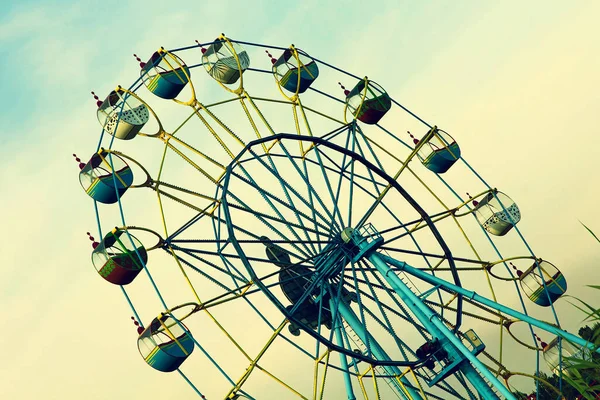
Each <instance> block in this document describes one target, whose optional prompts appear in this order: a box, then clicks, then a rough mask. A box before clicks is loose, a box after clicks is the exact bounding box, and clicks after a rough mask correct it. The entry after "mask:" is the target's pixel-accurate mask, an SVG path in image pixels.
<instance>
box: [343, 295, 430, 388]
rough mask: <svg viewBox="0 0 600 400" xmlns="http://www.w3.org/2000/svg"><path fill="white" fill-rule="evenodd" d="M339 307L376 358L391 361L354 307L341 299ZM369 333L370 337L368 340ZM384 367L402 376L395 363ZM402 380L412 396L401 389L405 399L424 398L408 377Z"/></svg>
mask: <svg viewBox="0 0 600 400" xmlns="http://www.w3.org/2000/svg"><path fill="white" fill-rule="evenodd" d="M337 307H338V308H337V310H338V312H339V313H340V315H341V317H342V318H344V319H345V320H346V322H347V323H348V325H350V328H352V329H353V330H354V332H356V334H357V335H358V337H359V338H360V340H362V341H363V343H369V345H370V347H371V352H372V353H373V355H374V356H375V358H377V359H378V360H385V361H390V360H391V358H390V357H389V356H388V355H387V353H386V352H385V350H383V348H382V347H381V346H380V345H379V343H377V341H376V340H375V338H374V337H373V336H371V334H370V333H368V332H367V331H366V330H365V328H364V326H363V325H362V323H361V322H360V320H359V319H358V317H357V316H356V314H354V311H352V309H351V308H350V307H349V306H348V305H347V304H346V303H345V302H344V301H340V302H339V303H338V304H337ZM367 335H368V337H369V340H368V341H367ZM383 368H384V369H385V371H386V372H387V374H388V375H390V376H400V375H401V374H402V372H401V371H400V369H399V368H398V367H396V366H394V365H385V366H383ZM400 381H402V384H404V386H405V387H406V390H407V391H408V395H409V396H410V398H407V397H406V394H405V393H404V392H403V391H400V394H402V396H403V397H404V398H405V399H407V400H411V399H414V400H422V399H423V398H422V397H421V395H420V394H419V393H418V392H417V391H416V390H414V389H413V387H412V384H411V383H410V382H409V381H408V379H406V378H405V377H402V378H400Z"/></svg>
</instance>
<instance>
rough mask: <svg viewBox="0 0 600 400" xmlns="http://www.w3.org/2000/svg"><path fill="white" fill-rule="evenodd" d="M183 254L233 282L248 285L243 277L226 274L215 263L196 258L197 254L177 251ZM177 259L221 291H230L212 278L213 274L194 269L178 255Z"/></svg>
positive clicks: (225, 271)
mask: <svg viewBox="0 0 600 400" xmlns="http://www.w3.org/2000/svg"><path fill="white" fill-rule="evenodd" d="M177 250H179V251H181V252H183V253H185V254H186V255H188V256H190V257H192V258H194V259H195V260H196V261H199V262H201V263H203V264H205V265H208V266H210V267H211V268H212V269H214V270H216V271H218V272H220V273H222V274H224V275H227V276H228V277H230V278H231V279H233V280H234V281H238V282H239V283H242V284H246V283H248V280H247V279H244V278H243V277H238V276H236V275H234V274H232V273H230V272H228V271H227V270H226V269H224V268H221V267H219V266H217V265H216V264H215V263H213V262H211V261H209V260H206V259H205V258H203V257H200V256H198V255H197V254H194V253H193V252H190V251H187V250H185V249H181V248H179V249H177ZM177 258H178V259H179V260H180V261H181V262H183V263H184V264H185V265H187V266H188V267H189V268H191V269H192V270H194V271H195V272H197V273H199V274H200V275H202V276H203V277H205V278H206V279H208V280H209V281H211V282H212V283H214V284H216V285H217V286H219V287H221V288H222V289H226V290H231V288H229V287H227V286H226V285H225V284H223V283H222V282H221V281H220V280H218V279H216V278H214V276H213V274H209V273H207V272H205V271H203V270H202V269H200V268H198V267H196V266H195V265H194V264H192V263H190V262H189V261H187V260H186V259H185V258H183V257H181V255H178V256H177Z"/></svg>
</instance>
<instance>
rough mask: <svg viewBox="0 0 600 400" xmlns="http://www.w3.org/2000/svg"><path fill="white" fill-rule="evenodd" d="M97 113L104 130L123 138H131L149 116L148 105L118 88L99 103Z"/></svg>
mask: <svg viewBox="0 0 600 400" xmlns="http://www.w3.org/2000/svg"><path fill="white" fill-rule="evenodd" d="M97 115H98V121H100V125H102V128H103V129H104V131H105V132H107V133H108V134H109V135H112V136H114V137H116V138H117V139H123V140H130V139H133V138H134V137H135V136H136V135H137V134H138V132H139V131H140V130H141V129H142V127H143V126H144V124H146V122H148V119H149V118H150V112H149V111H148V107H146V105H145V104H144V103H142V102H141V101H140V100H139V99H138V98H137V97H135V96H132V95H131V94H129V93H127V92H125V91H124V90H123V89H120V88H119V89H117V90H113V91H112V92H110V94H109V95H108V96H107V97H106V99H105V100H104V101H103V102H102V103H101V104H99V106H98V112H97Z"/></svg>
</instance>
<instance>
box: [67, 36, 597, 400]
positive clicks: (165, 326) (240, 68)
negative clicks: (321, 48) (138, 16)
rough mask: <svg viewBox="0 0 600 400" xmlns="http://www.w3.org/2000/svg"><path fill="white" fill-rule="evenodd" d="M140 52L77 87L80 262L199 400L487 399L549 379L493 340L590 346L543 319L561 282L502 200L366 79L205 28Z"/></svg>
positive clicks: (430, 128) (536, 348)
mask: <svg viewBox="0 0 600 400" xmlns="http://www.w3.org/2000/svg"><path fill="white" fill-rule="evenodd" d="M264 52H266V53H267V55H266V56H265V54H264ZM261 53H262V54H261ZM272 54H274V55H275V56H273V55H272ZM278 54H279V57H278V58H275V57H276V56H277V55H278ZM136 58H137V56H136ZM184 60H185V61H184ZM251 60H252V63H253V65H257V67H256V68H254V67H251V66H250V65H251V64H250V61H251ZM138 61H139V62H140V67H141V71H140V77H139V79H137V80H136V81H135V82H134V83H133V84H132V85H130V86H129V87H127V88H125V87H121V86H118V87H117V88H116V89H115V90H113V91H112V92H111V93H110V94H109V95H108V96H107V97H106V98H105V99H104V100H100V99H99V98H98V97H97V96H96V95H94V96H95V98H96V100H97V101H98V118H99V121H100V123H101V125H102V134H101V136H100V140H99V144H98V147H97V149H96V152H95V153H94V154H93V155H92V157H91V158H90V160H89V162H87V164H84V163H80V169H81V172H80V182H81V184H82V187H83V188H84V189H85V191H86V192H87V193H88V195H89V196H90V197H91V198H92V199H93V200H94V206H95V210H96V215H97V220H98V234H99V237H100V238H102V240H101V241H100V242H95V241H94V239H93V237H92V236H90V237H91V239H92V240H93V241H94V243H93V245H94V246H93V247H94V250H93V253H92V261H93V264H94V266H95V267H96V270H97V271H98V273H99V275H100V276H102V277H103V278H104V279H105V280H106V281H108V282H110V283H112V284H115V285H118V286H120V288H121V290H122V292H123V294H124V296H125V298H126V299H127V302H128V304H129V306H130V307H131V309H132V313H133V314H134V317H132V318H133V319H134V320H135V323H136V325H138V334H139V337H138V348H139V350H140V354H141V355H142V357H143V359H144V360H145V361H146V363H148V364H149V365H151V366H152V367H153V368H155V369H157V370H159V371H163V372H171V371H178V372H179V373H180V374H181V375H182V376H183V378H184V379H185V381H186V382H187V383H189V384H190V386H191V387H192V389H193V390H194V391H195V392H196V393H197V394H198V395H199V396H200V397H202V398H225V399H239V398H252V399H261V400H262V399H267V398H274V399H275V398H278V399H279V398H295V397H298V398H303V399H322V398H327V399H330V398H342V397H343V396H344V395H342V394H341V393H345V396H346V397H347V398H348V399H355V398H365V399H377V398H384V399H391V398H399V399H411V398H414V399H425V398H431V399H449V398H485V399H495V398H514V396H513V394H512V393H511V391H512V390H513V389H512V385H511V384H510V382H509V379H510V378H511V377H515V376H521V377H522V378H521V379H529V382H530V386H531V387H532V388H533V387H534V383H535V384H538V385H539V384H547V382H544V381H542V380H541V379H539V378H537V377H536V376H535V374H528V373H527V371H526V370H523V369H522V368H523V361H522V360H521V359H520V360H511V359H506V358H505V357H504V353H505V350H504V348H503V343H504V342H505V341H510V344H509V345H508V346H516V347H519V348H522V349H523V351H525V352H527V354H528V359H529V360H530V365H531V368H535V369H537V371H539V368H540V363H539V360H540V358H541V357H545V358H546V360H547V361H548V364H549V365H550V369H552V370H553V372H555V373H557V374H566V373H568V365H567V364H565V363H564V362H563V361H562V357H561V352H560V351H559V350H560V349H561V348H562V342H563V340H561V339H567V340H568V341H569V342H571V343H572V344H574V345H576V346H579V351H582V349H585V348H591V345H590V344H589V343H587V342H585V341H583V340H581V339H580V338H578V337H576V336H574V335H571V334H569V333H567V332H565V331H562V330H561V329H560V328H559V326H560V323H559V320H558V317H557V315H556V313H555V311H554V307H553V303H554V302H555V301H556V300H557V299H558V298H559V297H560V296H561V295H562V294H563V293H564V292H565V291H566V286H567V285H566V280H565V277H564V276H563V275H562V273H561V272H560V271H559V270H558V269H557V268H556V267H555V266H554V265H553V264H551V263H550V262H548V261H545V260H543V259H541V258H540V257H539V256H538V255H537V254H535V253H534V252H533V250H532V249H531V248H530V247H529V245H528V244H527V242H526V241H525V238H524V236H523V235H522V233H521V232H520V230H519V228H518V227H517V223H518V222H519V221H520V219H521V212H520V210H519V208H518V206H517V204H516V203H515V202H514V201H513V200H511V198H510V197H508V196H507V195H506V194H504V193H502V192H501V191H498V190H497V189H496V188H494V187H492V186H490V185H488V183H487V182H486V181H485V180H484V179H483V178H481V176H480V175H479V174H477V173H476V171H475V170H474V169H473V168H472V167H471V166H470V164H468V163H467V161H465V158H464V155H463V154H462V153H463V152H461V149H460V147H459V143H458V141H457V140H456V139H455V138H453V137H452V136H451V135H450V134H448V133H447V132H445V131H443V130H441V129H439V128H438V127H437V126H435V125H431V124H428V123H427V122H425V121H424V120H423V119H421V118H419V117H418V116H417V115H416V114H414V113H413V112H411V111H410V110H408V109H407V108H406V107H405V106H404V105H401V104H400V103H398V102H397V101H395V100H394V99H393V98H392V97H391V96H390V95H388V93H387V92H386V91H385V90H384V89H383V87H382V86H380V85H378V84H376V83H375V82H373V81H372V80H370V79H369V78H367V77H365V78H360V77H358V76H355V75H353V74H350V73H348V72H345V71H344V70H342V69H340V68H337V67H335V66H333V65H331V64H328V63H326V62H324V61H321V60H319V59H316V58H314V57H311V56H309V55H308V54H307V53H305V52H304V51H302V50H300V49H298V48H296V47H294V46H293V45H292V46H290V47H288V48H284V47H277V46H267V45H260V44H255V43H248V42H242V41H237V40H233V39H229V38H227V37H225V36H224V35H221V36H220V37H219V38H217V39H216V40H214V41H212V42H207V43H200V42H196V44H194V45H191V46H187V47H182V48H178V49H172V50H165V49H163V48H161V49H159V50H158V51H157V52H155V53H154V54H153V55H152V56H151V57H150V59H149V60H148V61H147V62H145V63H144V62H142V61H141V59H139V58H138ZM202 67H203V68H204V69H205V70H206V72H207V73H204V71H202ZM192 75H193V76H194V80H192ZM215 81H216V83H217V84H216V83H215ZM338 82H343V83H344V84H347V85H350V84H352V85H353V88H352V89H351V90H346V89H345V87H344V86H342V90H343V96H341V94H342V92H341V91H340V90H339V88H337V84H338ZM340 85H342V84H341V83H340ZM251 93H252V94H251ZM159 116H160V117H159ZM407 130H408V131H409V132H408V133H401V134H399V133H398V131H400V132H405V131H407ZM411 132H412V133H411ZM418 132H420V134H417V133H418ZM115 139H116V140H115ZM77 160H78V161H80V160H79V159H77ZM467 191H469V192H470V193H476V194H475V195H474V196H472V197H471V196H470V195H468V193H467ZM155 196H156V198H157V199H158V209H157V210H156V212H155V213H154V214H152V212H151V211H149V210H150V208H149V207H150V205H149V204H150V201H149V200H148V199H149V198H150V197H155ZM100 203H104V204H107V205H104V204H100ZM126 216H127V220H126V219H125V217H126ZM115 225H116V226H117V227H116V228H114V229H113V228H112V227H113V226H115ZM106 226H109V227H110V230H109V231H108V233H105V232H106ZM161 252H162V253H163V254H162V255H159V254H160V253H161ZM158 264H160V266H158ZM182 285H184V286H185V287H187V288H188V289H186V290H182V287H183V286H182ZM165 288H166V289H165ZM148 290H150V291H152V292H154V293H155V294H156V298H157V299H158V304H154V303H151V302H149V301H148V300H147V297H148V296H147V291H148ZM515 299H518V303H517V307H518V308H519V309H518V310H516V309H513V308H514V307H509V306H507V305H503V304H512V303H513V302H514V300H515ZM527 303H529V307H527V306H526V304H527ZM156 307H158V309H157V308H156ZM532 308H533V309H534V310H532ZM540 310H541V311H540ZM157 314H158V316H157V317H154V318H151V317H152V316H154V315H157ZM544 315H547V316H546V317H545V316H544ZM142 318H144V319H148V318H151V320H150V322H149V323H148V324H144V323H143V322H142ZM547 318H553V323H547V322H543V320H544V319H547ZM473 327H476V328H477V330H478V333H476V332H475V331H474V330H473ZM542 331H545V332H544V333H543V334H541V335H542V336H543V335H546V336H547V338H548V340H547V341H548V343H550V344H547V343H546V342H543V341H542V338H540V336H538V334H537V332H542ZM504 333H508V335H504ZM215 343H219V344H218V345H216V344H215ZM489 343H491V344H492V346H490V345H488V346H487V347H486V344H489ZM565 348H566V346H565ZM569 349H570V353H569V355H571V354H572V353H573V352H574V351H575V350H573V349H572V348H571V347H570V346H569ZM192 353H193V354H192ZM291 365H293V366H294V367H293V368H290V366H291ZM188 366H189V367H188ZM188 368H189V369H188ZM183 370H186V371H187V372H186V374H184V372H183ZM197 370H202V371H203V372H202V374H203V376H204V377H206V376H210V379H209V380H208V381H209V382H210V383H209V384H208V383H206V382H207V380H206V379H203V383H198V382H197V380H196V379H195V378H194V371H197ZM207 371H212V372H210V373H209V372H207ZM530 371H531V370H530ZM207 374H208V375H207ZM523 377H525V378H523ZM554 389H556V391H557V393H559V392H560V388H554Z"/></svg>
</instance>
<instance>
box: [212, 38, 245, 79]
mask: <svg viewBox="0 0 600 400" xmlns="http://www.w3.org/2000/svg"><path fill="white" fill-rule="evenodd" d="M202 63H203V65H204V68H205V69H206V72H208V74H209V75H210V76H212V77H213V78H214V79H215V80H216V81H218V82H221V83H223V84H225V85H231V84H233V83H236V82H237V81H238V79H240V76H242V74H243V73H244V71H245V70H246V69H247V68H248V67H249V66H250V57H249V56H248V53H246V50H244V49H243V48H242V46H240V45H239V44H237V43H231V42H227V41H226V40H224V39H217V40H215V41H214V42H213V44H211V45H210V46H209V47H208V49H206V51H204V52H203V55H202Z"/></svg>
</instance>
